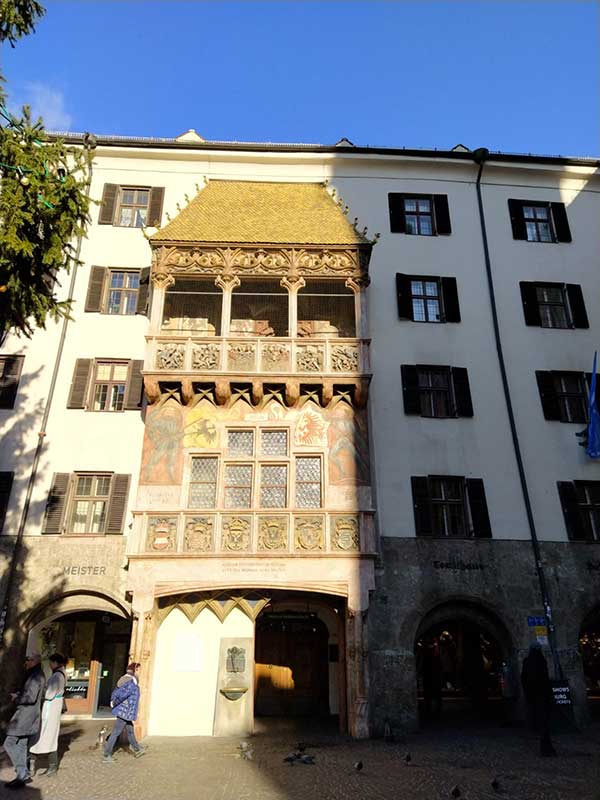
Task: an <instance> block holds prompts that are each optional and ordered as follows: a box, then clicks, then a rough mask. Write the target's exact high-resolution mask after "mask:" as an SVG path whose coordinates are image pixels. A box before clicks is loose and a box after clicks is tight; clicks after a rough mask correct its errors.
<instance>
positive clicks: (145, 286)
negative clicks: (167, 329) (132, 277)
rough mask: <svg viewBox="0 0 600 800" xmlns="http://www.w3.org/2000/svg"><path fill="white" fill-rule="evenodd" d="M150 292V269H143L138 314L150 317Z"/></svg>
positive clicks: (136, 311)
mask: <svg viewBox="0 0 600 800" xmlns="http://www.w3.org/2000/svg"><path fill="white" fill-rule="evenodd" d="M149 290H150V267H143V268H142V269H141V270H140V285H139V288H138V296H137V305H136V308H135V313H136V314H145V315H146V316H148V294H149Z"/></svg>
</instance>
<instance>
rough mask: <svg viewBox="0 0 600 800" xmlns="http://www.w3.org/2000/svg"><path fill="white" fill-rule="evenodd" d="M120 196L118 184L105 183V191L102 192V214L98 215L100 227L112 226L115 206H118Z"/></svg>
mask: <svg viewBox="0 0 600 800" xmlns="http://www.w3.org/2000/svg"><path fill="white" fill-rule="evenodd" d="M118 194H119V186H118V184H116V183H105V184H104V191H103V192H102V204H101V206H100V214H99V215H98V225H112V224H113V220H114V218H115V206H116V204H117V195H118Z"/></svg>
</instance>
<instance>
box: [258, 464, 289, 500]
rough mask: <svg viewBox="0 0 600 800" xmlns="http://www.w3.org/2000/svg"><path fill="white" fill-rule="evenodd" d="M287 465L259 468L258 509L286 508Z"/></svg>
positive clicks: (262, 466)
mask: <svg viewBox="0 0 600 800" xmlns="http://www.w3.org/2000/svg"><path fill="white" fill-rule="evenodd" d="M287 482H288V468H287V464H262V465H261V468H260V507H261V508H285V507H286V506H287Z"/></svg>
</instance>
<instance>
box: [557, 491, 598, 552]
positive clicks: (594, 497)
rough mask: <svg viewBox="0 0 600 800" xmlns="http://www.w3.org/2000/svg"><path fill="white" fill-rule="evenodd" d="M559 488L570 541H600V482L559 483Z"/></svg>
mask: <svg viewBox="0 0 600 800" xmlns="http://www.w3.org/2000/svg"><path fill="white" fill-rule="evenodd" d="M557 486H558V494H559V497H560V501H561V505H562V510H563V515H564V518H565V524H566V527H567V534H568V536H569V539H572V540H574V541H587V542H592V541H598V540H600V481H572V482H571V481H559V483H558V484H557Z"/></svg>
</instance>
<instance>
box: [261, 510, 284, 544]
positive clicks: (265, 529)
mask: <svg viewBox="0 0 600 800" xmlns="http://www.w3.org/2000/svg"><path fill="white" fill-rule="evenodd" d="M287 548H288V518H287V517H259V519H258V549H259V550H271V551H273V550H287Z"/></svg>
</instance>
